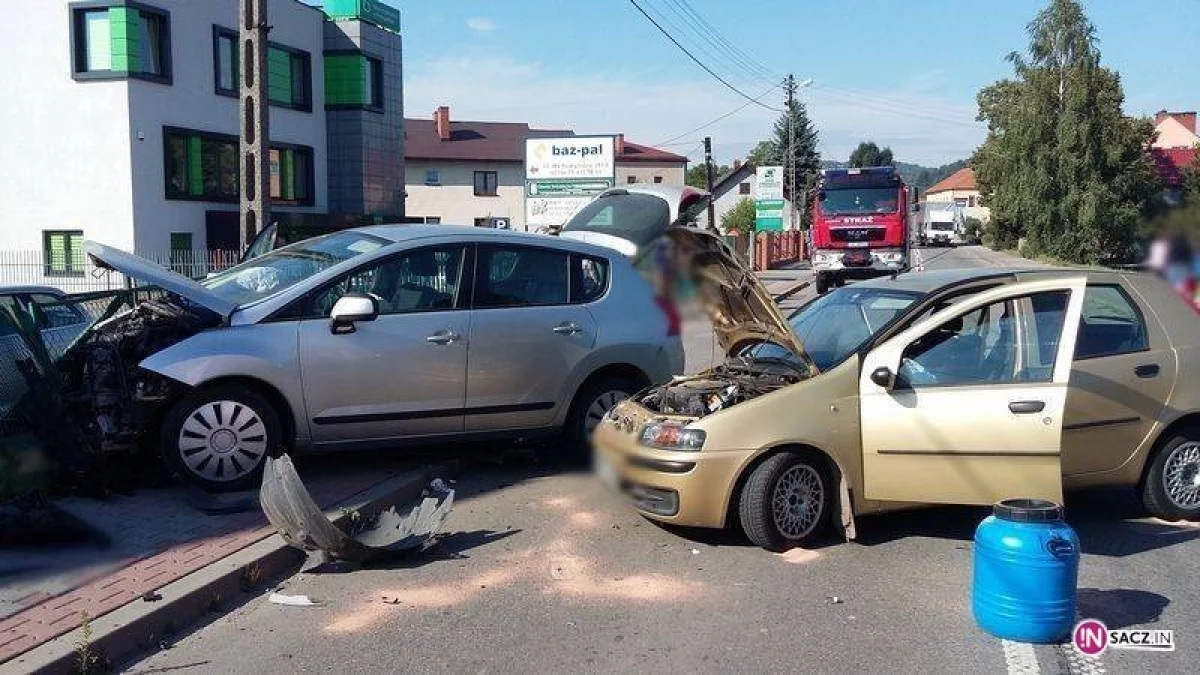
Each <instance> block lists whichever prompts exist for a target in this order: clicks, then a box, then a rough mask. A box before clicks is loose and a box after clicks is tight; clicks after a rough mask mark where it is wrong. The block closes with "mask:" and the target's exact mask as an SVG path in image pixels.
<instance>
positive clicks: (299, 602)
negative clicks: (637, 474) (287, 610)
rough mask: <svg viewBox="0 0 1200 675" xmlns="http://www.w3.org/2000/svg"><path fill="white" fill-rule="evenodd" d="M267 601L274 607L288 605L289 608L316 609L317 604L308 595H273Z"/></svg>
mask: <svg viewBox="0 0 1200 675" xmlns="http://www.w3.org/2000/svg"><path fill="white" fill-rule="evenodd" d="M267 601H268V602H270V603H271V604H273V605H287V606H289V607H316V605H317V603H315V602H313V601H312V598H310V597H308V596H307V595H283V594H282V593H272V594H271V595H270V597H268V598H267Z"/></svg>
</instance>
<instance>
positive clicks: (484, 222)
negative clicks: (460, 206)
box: [475, 218, 491, 227]
mask: <svg viewBox="0 0 1200 675" xmlns="http://www.w3.org/2000/svg"><path fill="white" fill-rule="evenodd" d="M489 220H491V219H490V218H476V219H475V227H487V226H488V221H489Z"/></svg>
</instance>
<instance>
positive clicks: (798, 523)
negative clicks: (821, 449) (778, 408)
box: [738, 452, 833, 551]
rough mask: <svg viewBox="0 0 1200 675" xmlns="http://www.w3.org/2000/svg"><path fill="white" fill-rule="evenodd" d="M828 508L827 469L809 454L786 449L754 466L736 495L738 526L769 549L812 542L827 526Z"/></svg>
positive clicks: (773, 549) (829, 506) (749, 536)
mask: <svg viewBox="0 0 1200 675" xmlns="http://www.w3.org/2000/svg"><path fill="white" fill-rule="evenodd" d="M814 493H815V494H814ZM814 510H815V515H814V514H813V511H814ZM832 511H833V505H832V489H831V487H830V480H829V477H828V474H827V473H826V472H825V471H824V469H823V467H822V466H821V465H820V464H818V463H816V462H814V461H812V460H811V459H810V458H809V457H807V456H804V455H799V454H795V453H790V452H785V453H781V454H778V455H772V456H771V457H768V458H767V459H766V461H764V462H763V463H762V464H759V465H758V466H757V467H755V469H754V471H753V472H752V473H751V474H750V477H749V478H747V479H746V483H745V485H743V486H742V491H741V494H740V495H739V496H738V519H739V521H740V522H741V525H742V531H743V532H745V533H746V537H748V538H749V539H750V541H752V542H754V543H755V544H757V545H758V546H761V547H762V548H765V549H767V550H768V551H784V550H787V549H789V548H791V547H793V546H805V545H807V544H809V543H811V542H812V541H814V540H815V539H817V538H818V537H820V536H821V535H822V534H824V532H825V530H826V529H827V528H828V526H829V522H830V518H831V513H832Z"/></svg>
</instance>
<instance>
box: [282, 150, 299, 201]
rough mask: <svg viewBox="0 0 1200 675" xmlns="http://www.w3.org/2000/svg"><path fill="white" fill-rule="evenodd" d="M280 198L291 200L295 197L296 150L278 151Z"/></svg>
mask: <svg viewBox="0 0 1200 675" xmlns="http://www.w3.org/2000/svg"><path fill="white" fill-rule="evenodd" d="M279 183H280V189H279V192H280V198H281V199H286V200H288V201H291V200H293V199H295V198H296V152H295V151H294V150H281V151H280V153H279Z"/></svg>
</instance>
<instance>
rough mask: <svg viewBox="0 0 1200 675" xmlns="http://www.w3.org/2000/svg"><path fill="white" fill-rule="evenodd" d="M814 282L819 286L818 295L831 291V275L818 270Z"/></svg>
mask: <svg viewBox="0 0 1200 675" xmlns="http://www.w3.org/2000/svg"><path fill="white" fill-rule="evenodd" d="M814 284H815V285H816V287H817V295H825V294H826V293H827V292H829V275H828V274H822V273H821V272H817V275H816V278H815V279H814Z"/></svg>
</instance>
